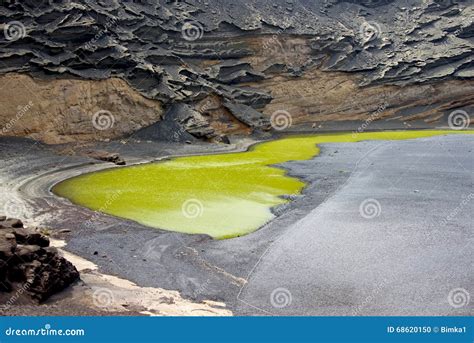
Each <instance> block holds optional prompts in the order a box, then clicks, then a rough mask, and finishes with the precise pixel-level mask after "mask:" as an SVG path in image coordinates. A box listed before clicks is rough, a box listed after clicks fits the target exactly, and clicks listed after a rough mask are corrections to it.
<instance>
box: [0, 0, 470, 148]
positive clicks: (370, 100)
mask: <svg viewBox="0 0 474 343" xmlns="http://www.w3.org/2000/svg"><path fill="white" fill-rule="evenodd" d="M473 17H474V6H473V4H472V2H470V1H451V0H450V1H439V0H419V1H416V0H413V1H409V0H396V1H388V0H385V1H380V0H378V1H375V0H374V1H370V0H364V1H337V0H324V1H322V0H321V1H308V0H278V1H261V0H238V1H227V0H208V1H171V0H154V1H151V0H141V1H117V0H107V1H87V0H81V1H73V0H71V1H69V0H63V1H54V2H53V1H52V0H44V1H41V2H39V5H38V2H37V1H33V0H27V1H21V2H20V1H14V0H10V1H5V2H3V5H1V6H0V23H3V29H4V36H3V37H0V62H2V63H0V73H2V74H7V73H23V74H28V75H30V76H32V77H33V78H34V81H33V80H30V79H28V80H29V81H25V82H31V83H34V84H35V87H39V88H35V91H34V93H37V91H36V89H41V90H39V91H38V92H39V93H37V95H38V96H39V97H41V98H42V99H43V97H44V98H46V99H48V100H47V101H46V102H45V103H44V106H43V109H42V110H41V111H40V113H48V115H49V116H52V117H56V118H57V117H59V118H62V119H63V120H62V122H63V127H62V128H61V129H59V126H57V125H56V124H53V123H51V120H50V118H49V117H48V116H45V115H41V116H35V118H36V120H33V121H30V120H28V121H26V120H25V123H28V126H29V128H28V129H29V130H30V132H27V131H25V130H23V131H22V130H21V129H18V128H16V129H15V130H10V132H13V133H15V134H27V135H32V136H34V134H35V133H38V132H40V131H44V130H45V127H46V128H47V130H48V132H51V134H50V135H49V136H50V137H49V138H47V139H46V140H48V141H50V142H57V141H63V140H67V139H74V140H91V139H96V138H97V133H98V131H100V134H101V135H105V136H106V137H118V136H120V135H126V134H129V133H131V132H134V131H135V130H137V129H139V128H142V127H146V126H148V125H150V124H152V123H154V122H158V121H160V120H161V119H162V117H164V118H165V119H166V118H167V119H168V122H169V123H174V124H176V125H174V124H173V125H165V124H157V125H158V127H156V130H152V131H153V132H152V134H151V136H152V137H153V138H160V137H161V136H163V135H164V136H166V135H173V134H174V135H175V134H176V133H178V135H179V136H182V133H186V134H190V135H192V136H194V137H198V138H205V139H216V138H218V139H221V138H222V136H223V135H226V134H232V133H248V132H251V131H252V130H254V129H256V128H260V129H268V128H270V124H273V125H272V126H274V127H275V125H274V123H273V122H271V120H270V119H271V117H272V114H274V113H275V112H277V113H278V112H282V113H284V114H285V115H287V116H288V115H289V117H290V120H291V121H292V123H293V124H294V125H295V126H298V125H301V126H303V127H304V126H308V124H310V125H309V127H313V126H314V125H317V127H320V126H321V127H328V128H333V127H335V128H337V125H336V124H337V123H336V124H334V122H339V123H340V122H345V121H354V120H355V121H364V120H367V119H368V118H373V116H374V113H375V114H376V118H375V119H376V120H378V121H386V120H388V119H390V122H392V123H393V122H398V123H399V125H398V126H399V127H404V126H407V123H408V126H409V125H410V122H413V121H416V122H417V124H416V125H419V126H420V125H421V126H423V125H431V124H432V123H443V122H444V121H445V119H446V118H447V115H448V114H449V112H450V111H452V110H454V109H460V108H465V109H466V108H467V109H469V106H472V105H473V103H474V100H473V97H472V87H473V86H474V84H473V81H472V77H473V76H474V66H473V62H472V56H473V54H472V51H473V48H474V44H473V33H474V30H473V28H474V26H473V23H472V18H473ZM22 77H23V76H18V75H15V74H14V75H7V76H4V77H3V79H2V86H0V88H1V89H0V92H1V94H0V96H1V98H2V99H6V98H5V97H4V95H8V94H9V93H8V92H9V90H5V88H8V87H5V86H4V84H5V83H6V80H7V81H8V80H12V79H13V80H16V79H18V78H22ZM119 79H121V80H123V81H121V80H119ZM25 80H26V79H25ZM39 80H41V81H39ZM101 80H102V81H101ZM13 83H14V84H16V87H19V88H16V89H17V90H18V92H17V93H21V92H22V91H21V90H20V89H21V87H27V85H26V84H22V83H20V82H13ZM10 84H11V83H10ZM64 84H67V85H69V87H70V91H69V93H67V94H65V93H64V92H62V91H61V89H62V87H63V85H64ZM39 85H40V86H39ZM24 93H25V92H24ZM138 93H141V95H140V94H138ZM10 94H11V93H10ZM9 98H11V97H9ZM109 100H110V101H109ZM13 101H16V100H13ZM30 101H32V102H33V103H34V102H35V100H34V99H31V98H29V97H28V95H25V98H22V100H21V101H20V102H21V103H20V106H25V105H26V104H28V103H29V102H30ZM12 104H13V103H12ZM177 104H179V106H181V107H179V108H178V110H177V108H176V105H177ZM183 105H184V106H185V107H184V108H185V110H182V109H183V107H182V106H183ZM12 106H13V107H15V108H16V107H17V106H18V104H16V103H14V105H12ZM162 108H163V109H164V110H162ZM134 109H135V110H134ZM77 111H79V112H80V113H81V114H80V115H79V117H80V119H77V116H78V115H77ZM99 111H108V112H110V113H112V115H113V120H115V123H125V122H126V121H129V127H126V125H125V124H123V125H124V126H114V127H115V129H114V130H109V131H107V130H97V128H95V127H94V126H91V125H83V124H84V123H83V122H84V120H85V119H84V118H86V117H87V116H89V117H87V118H88V120H89V122H90V119H91V118H90V116H91V113H92V115H93V114H95V113H96V112H99ZM163 111H165V112H163ZM166 111H167V112H166ZM75 113H76V114H75ZM101 113H102V114H103V113H104V112H101ZM163 113H166V114H163ZM16 115H17V111H13V112H12V109H11V108H10V109H8V110H7V109H5V110H3V112H2V113H0V125H2V126H5V125H6V123H8V122H10V121H11V118H12V117H15V116H16ZM76 123H78V124H76ZM333 124H334V125H336V126H334V125H333ZM331 125H333V126H331ZM64 126H66V128H64ZM15 127H16V126H15ZM167 130H168V131H169V130H172V131H174V132H172V133H171V132H167ZM104 131H107V132H106V133H104ZM148 134H149V135H150V133H148ZM175 136H176V135H175ZM34 137H35V136H34ZM36 137H38V138H40V139H44V138H43V137H42V135H41V134H38V135H37V136H36ZM101 137H102V136H101Z"/></svg>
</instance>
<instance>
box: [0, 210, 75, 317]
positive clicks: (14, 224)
mask: <svg viewBox="0 0 474 343" xmlns="http://www.w3.org/2000/svg"><path fill="white" fill-rule="evenodd" d="M78 278H79V272H78V271H77V270H76V268H75V267H74V266H73V265H72V264H71V263H70V262H69V261H67V260H65V259H64V258H63V257H61V256H59V254H58V252H57V250H56V249H55V248H53V247H50V246H49V239H48V238H47V237H46V236H44V235H42V234H40V233H38V232H35V231H34V230H29V229H26V228H24V227H23V223H22V222H21V221H20V220H18V219H6V218H5V217H0V306H2V307H5V308H6V309H8V307H9V306H12V305H13V303H15V302H16V301H17V300H19V299H24V298H25V297H29V298H32V299H34V300H37V301H43V300H46V299H47V298H49V297H50V296H51V295H53V294H55V293H57V292H59V291H61V290H63V289H64V288H66V287H67V286H69V285H70V284H71V283H72V282H74V281H75V280H77V279H78Z"/></svg>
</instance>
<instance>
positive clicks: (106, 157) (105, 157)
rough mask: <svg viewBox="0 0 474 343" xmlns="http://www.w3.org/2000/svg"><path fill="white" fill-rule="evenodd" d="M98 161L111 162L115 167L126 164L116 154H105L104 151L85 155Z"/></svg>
mask: <svg viewBox="0 0 474 343" xmlns="http://www.w3.org/2000/svg"><path fill="white" fill-rule="evenodd" d="M87 155H88V156H89V157H92V158H94V159H96V160H99V161H105V162H112V163H114V164H116V165H119V166H123V165H125V164H126V162H125V160H124V159H123V158H122V157H120V155H119V154H118V153H116V152H107V151H104V150H94V151H89V152H88V154H87Z"/></svg>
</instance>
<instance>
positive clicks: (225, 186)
mask: <svg viewBox="0 0 474 343" xmlns="http://www.w3.org/2000/svg"><path fill="white" fill-rule="evenodd" d="M448 133H468V132H466V131H463V132H459V131H425V130H423V131H384V132H366V133H358V134H352V133H335V134H319V135H311V136H292V137H287V138H283V139H278V140H274V141H269V142H265V143H261V144H257V145H255V146H253V147H252V148H251V149H250V150H249V151H246V152H240V153H230V154H216V155H202V156H190V157H178V158H174V159H172V160H167V161H163V162H155V163H148V164H142V165H137V166H130V167H122V168H113V169H109V170H105V171H100V172H95V173H89V174H84V175H81V176H78V177H74V178H71V179H68V180H65V181H63V182H61V183H59V184H57V185H56V186H55V187H54V188H53V192H54V193H55V194H57V195H59V196H62V197H65V198H68V199H69V200H71V201H72V202H73V203H75V204H78V205H81V206H85V207H88V208H90V209H93V210H96V211H101V212H105V213H108V214H111V215H115V216H118V217H123V218H127V219H131V220H134V221H137V222H139V223H141V224H144V225H147V226H151V227H155V228H161V229H165V230H171V231H179V232H186V233H204V234H208V235H210V236H212V237H214V238H218V239H223V238H231V237H236V236H241V235H245V234H248V233H250V232H252V231H255V230H257V229H258V228H259V227H261V226H262V225H264V224H265V223H266V222H268V221H269V220H271V219H272V218H273V217H274V215H273V214H272V213H271V211H270V208H271V207H273V206H275V205H279V204H282V203H285V202H287V200H284V199H282V198H281V196H282V195H290V194H298V193H300V192H301V190H302V189H303V187H304V186H305V184H304V183H303V182H302V181H300V180H298V179H297V178H294V177H289V176H287V175H285V171H284V170H283V169H279V168H276V167H272V166H271V165H273V164H277V163H283V162H287V161H295V160H307V159H310V158H312V157H314V156H316V155H318V153H319V148H318V147H317V144H322V143H338V142H356V141H361V140H400V139H412V138H420V137H429V136H435V135H442V134H448ZM470 133H472V132H470Z"/></svg>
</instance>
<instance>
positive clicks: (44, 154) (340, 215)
mask: <svg viewBox="0 0 474 343" xmlns="http://www.w3.org/2000/svg"><path fill="white" fill-rule="evenodd" d="M21 144H28V143H25V142H24V141H21V140H19V141H17V142H16V143H15V142H11V141H9V142H8V144H7V143H5V141H0V145H2V149H1V150H0V152H1V154H0V159H2V160H3V161H2V170H1V171H0V172H1V174H0V175H2V178H3V179H8V180H9V181H10V182H9V183H7V184H5V186H4V188H8V187H13V185H14V184H15V182H17V181H16V180H18V182H20V181H22V182H23V181H25V180H28V177H31V175H33V174H35V173H36V174H41V175H43V174H44V173H45V172H46V171H48V170H54V169H55V168H56V169H57V168H58V167H57V166H56V164H58V163H59V160H60V158H63V157H61V156H59V157H58V156H57V155H55V154H54V152H52V151H48V150H47V149H46V148H44V147H40V146H35V147H34V148H33V150H30V152H26V150H25V149H23V151H22V156H21V157H20V156H14V155H11V154H8V155H7V154H5V153H4V152H5V150H4V148H8V149H9V151H15V147H16V149H17V151H18V148H19V147H21ZM473 147H474V136H470V135H461V136H441V137H432V138H423V139H417V140H408V141H389V142H386V141H372V142H371V141H367V142H359V143H345V144H325V145H323V146H322V147H321V154H320V155H319V156H318V157H316V158H314V159H312V160H308V161H298V162H288V163H285V164H284V165H283V166H284V167H285V168H287V169H288V170H289V173H290V174H291V175H294V176H298V177H301V178H303V179H304V180H306V181H308V187H307V188H306V189H305V190H304V192H303V195H301V196H297V197H295V199H294V201H292V202H291V203H289V204H288V205H286V206H285V207H281V208H277V209H275V213H276V214H277V215H278V217H277V218H276V219H275V220H273V221H272V222H270V223H269V224H267V225H266V226H264V227H263V228H261V229H260V230H258V231H256V232H254V233H252V234H250V235H247V236H244V237H240V238H235V239H231V240H223V241H215V240H212V239H211V238H210V237H207V236H205V235H185V234H179V233H173V232H166V231H161V230H156V229H150V228H146V227H143V226H141V225H139V224H136V223H133V222H130V221H125V220H121V219H118V218H114V217H110V216H106V215H102V214H94V213H93V212H92V211H89V210H87V209H82V208H79V207H77V206H74V205H71V204H70V203H68V201H65V200H63V199H58V198H57V197H54V196H49V197H46V196H45V194H42V193H41V192H42V191H41V188H44V187H45V186H47V185H50V184H51V182H52V180H54V179H55V178H57V177H58V176H57V175H56V176H54V175H53V176H51V177H50V178H46V179H45V178H44V177H43V178H40V179H36V180H39V182H37V184H38V186H37V187H30V186H28V187H26V191H27V193H28V192H30V193H31V192H32V189H33V190H34V192H33V195H34V196H33V197H32V196H31V195H28V194H23V193H21V191H22V189H21V187H20V193H19V195H18V196H20V197H24V198H26V199H27V200H28V207H27V210H26V211H25V213H26V215H27V216H31V218H33V216H32V213H36V216H35V217H34V218H35V221H36V222H40V223H41V224H43V225H47V226H49V227H52V228H53V229H61V228H68V229H71V230H72V231H71V233H68V234H65V235H63V236H61V235H59V236H60V237H62V238H65V239H66V240H67V242H68V245H67V247H66V249H67V250H68V251H71V252H73V253H75V254H77V255H80V256H82V257H85V258H87V259H88V260H91V261H92V262H94V263H96V264H97V265H99V268H100V271H101V272H104V273H107V274H112V275H117V276H120V277H122V278H125V279H128V280H131V281H133V282H135V283H137V284H138V285H140V286H153V287H161V288H165V289H172V290H179V291H180V292H181V293H182V295H183V296H185V297H188V298H191V299H195V300H203V299H210V300H217V301H223V302H225V303H226V304H227V306H228V308H229V309H231V310H232V311H233V312H234V314H240V315H268V314H275V315H468V314H471V315H472V314H473V313H474V311H473V305H472V304H467V305H465V306H463V307H460V308H455V307H453V306H450V304H449V302H448V294H449V292H450V291H451V290H453V289H456V288H463V289H465V290H466V291H468V292H469V293H471V294H472V292H473V291H474V290H473V289H472V285H473V284H474V282H473V281H474V275H473V273H472V268H471V266H472V264H473V254H472V249H470V246H472V243H473V242H472V241H473V237H472V220H471V218H470V214H472V212H473V206H474V205H473V202H472V195H471V196H469V194H472V192H473V187H472V186H473V173H472V171H473V170H474V168H473V167H474V159H473V157H474V156H473V152H472V148H473ZM154 148H155V150H154V151H153V155H154V156H155V157H157V156H159V155H160V154H161V155H165V154H164V153H163V150H166V149H161V150H160V149H158V147H157V146H154ZM187 149H191V148H187ZM192 149H195V150H196V152H197V151H198V150H199V149H200V148H199V147H193V148H192ZM205 150H206V148H202V150H201V151H205ZM142 151H143V150H142V149H141V148H140V147H139V146H138V147H137V146H135V152H131V151H129V152H128V153H129V154H130V156H131V155H132V154H133V153H134V154H135V156H136V157H144V156H143V154H142V155H140V152H142ZM170 151H174V150H171V149H170ZM188 152H189V151H188ZM147 157H149V154H148V155H147ZM21 161H23V163H21ZM88 161H90V160H88V159H86V158H77V157H69V160H68V163H70V164H71V166H72V165H74V163H75V164H78V163H84V162H88ZM19 165H21V168H19V167H18V166H19ZM62 166H64V164H63V165H62ZM72 170H74V168H73V169H72ZM62 177H64V175H62ZM56 181H57V180H56ZM30 184H35V179H33V180H31V181H30ZM35 196H36V198H35ZM366 199H374V200H376V202H375V204H376V210H377V211H376V214H377V215H376V216H375V217H374V218H364V217H363V216H361V214H360V211H359V210H360V209H359V208H360V205H361V204H362V203H363V202H364V200H366ZM371 201H373V200H371ZM378 206H379V207H378ZM30 213H31V214H30ZM453 213H454V214H455V215H453ZM243 215H245V214H243ZM369 215H370V213H369ZM91 217H92V218H93V223H94V225H93V226H91V225H85V223H86V222H87V220H88V219H90V218H91ZM448 219H449V220H448ZM94 252H97V254H96V255H95V254H94ZM272 295H273V297H272Z"/></svg>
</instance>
